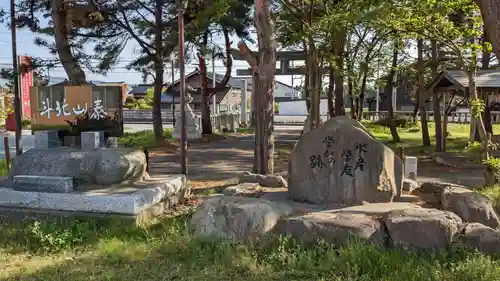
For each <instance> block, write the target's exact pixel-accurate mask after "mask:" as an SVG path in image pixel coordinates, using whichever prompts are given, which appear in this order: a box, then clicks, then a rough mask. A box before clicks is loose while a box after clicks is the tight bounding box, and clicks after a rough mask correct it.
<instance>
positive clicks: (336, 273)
mask: <svg viewBox="0 0 500 281" xmlns="http://www.w3.org/2000/svg"><path fill="white" fill-rule="evenodd" d="M186 219H187V217H183V218H178V219H173V220H172V219H171V220H168V221H163V222H162V223H160V224H159V225H157V226H156V227H155V228H153V229H149V230H148V231H145V230H143V231H142V232H136V233H135V234H132V232H123V229H120V231H117V230H112V229H109V230H108V232H107V234H106V235H105V236H104V237H102V238H101V239H100V240H98V241H95V243H94V244H93V245H88V244H87V245H86V247H85V249H84V250H82V249H81V250H78V251H76V250H75V249H74V248H73V249H71V250H69V252H71V253H72V254H73V255H72V257H71V258H66V259H62V260H57V261H56V262H53V263H51V264H49V265H40V266H38V267H36V268H25V267H23V266H22V265H21V266H20V265H19V264H17V265H15V266H18V267H20V268H19V270H17V271H12V268H9V273H8V274H6V272H3V273H0V276H2V278H0V280H2V281H7V280H23V281H33V280H54V281H59V280H65V281H67V280H71V281H79V280H116V281H128V280H131V281H132V280H134V281H135V280H152V281H155V280H200V281H205V280H280V281H281V280H287V281H288V280H352V281H355V280H356V281H369V280H384V281H403V280H404V281H411V280H415V281H417V280H418V281H422V280H436V281H437V280H439V281H456V280H463V281H483V280H484V281H491V280H498V276H500V262H499V261H498V260H495V259H492V258H489V257H486V256H482V255H479V254H473V253H467V252H465V251H461V250H452V251H445V252H441V253H436V254H416V253H412V252H404V251H401V250H398V249H382V248H380V247H377V246H372V245H366V244H362V243H359V242H357V243H351V244H349V245H346V246H344V247H341V248H334V247H332V246H331V245H328V244H326V243H321V242H319V243H317V244H313V245H308V246H302V245H299V244H297V243H295V242H294V241H293V240H292V239H289V238H282V237H280V238H276V239H272V240H263V241H260V242H257V243H253V244H250V243H246V244H242V243H236V244H230V243H226V242H221V241H208V240H201V239H196V238H194V237H193V236H192V235H191V233H190V232H189V231H188V230H187V228H186ZM63 229H64V227H61V228H60V231H62V230H63ZM89 231H90V230H89ZM100 231H102V230H100ZM33 258H37V257H32V258H31V261H30V264H32V263H33ZM39 258H41V259H42V258H50V255H49V254H47V255H45V256H44V257H39Z"/></svg>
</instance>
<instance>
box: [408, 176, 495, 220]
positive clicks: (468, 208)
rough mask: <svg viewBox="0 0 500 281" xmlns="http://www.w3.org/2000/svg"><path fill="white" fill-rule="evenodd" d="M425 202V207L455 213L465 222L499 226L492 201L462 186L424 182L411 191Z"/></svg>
mask: <svg viewBox="0 0 500 281" xmlns="http://www.w3.org/2000/svg"><path fill="white" fill-rule="evenodd" d="M412 194H413V195H416V196H418V197H420V199H422V201H424V202H425V204H424V205H425V206H426V207H432V208H438V209H443V210H447V211H451V212H453V213H455V214H457V215H458V216H459V217H460V218H461V219H462V220H463V221H465V222H478V223H481V224H484V225H486V226H489V227H492V228H494V229H499V228H500V219H499V217H498V215H497V213H496V211H495V208H494V207H493V201H492V200H491V199H490V198H488V197H487V196H485V195H482V194H480V193H477V192H474V191H471V190H469V189H467V188H465V187H464V186H461V185H457V184H452V183H447V182H426V183H423V184H422V185H421V186H420V187H419V188H417V189H415V190H413V191H412Z"/></svg>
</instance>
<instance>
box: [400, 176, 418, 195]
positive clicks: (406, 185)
mask: <svg viewBox="0 0 500 281" xmlns="http://www.w3.org/2000/svg"><path fill="white" fill-rule="evenodd" d="M418 187H419V185H418V182H417V181H415V180H412V179H407V178H404V179H403V191H409V192H412V191H413V190H415V189H417V188H418Z"/></svg>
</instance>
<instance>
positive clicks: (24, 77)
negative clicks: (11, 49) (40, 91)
mask: <svg viewBox="0 0 500 281" xmlns="http://www.w3.org/2000/svg"><path fill="white" fill-rule="evenodd" d="M19 69H20V81H19V82H20V85H21V86H20V88H21V89H20V90H21V108H22V113H23V115H22V116H23V117H24V118H30V117H31V98H30V90H31V87H32V86H33V68H32V66H31V57H28V56H19Z"/></svg>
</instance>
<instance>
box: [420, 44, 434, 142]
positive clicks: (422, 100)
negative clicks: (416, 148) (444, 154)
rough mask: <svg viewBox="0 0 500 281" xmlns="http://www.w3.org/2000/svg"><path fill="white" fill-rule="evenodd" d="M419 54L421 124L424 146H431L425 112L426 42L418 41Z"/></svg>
mask: <svg viewBox="0 0 500 281" xmlns="http://www.w3.org/2000/svg"><path fill="white" fill-rule="evenodd" d="M417 52H418V97H417V98H418V105H419V110H420V123H421V125H422V144H423V145H424V146H430V145H431V138H430V137H429V125H428V124H427V112H426V110H425V81H424V71H425V70H424V67H425V66H424V40H423V39H420V38H419V39H418V41H417Z"/></svg>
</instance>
